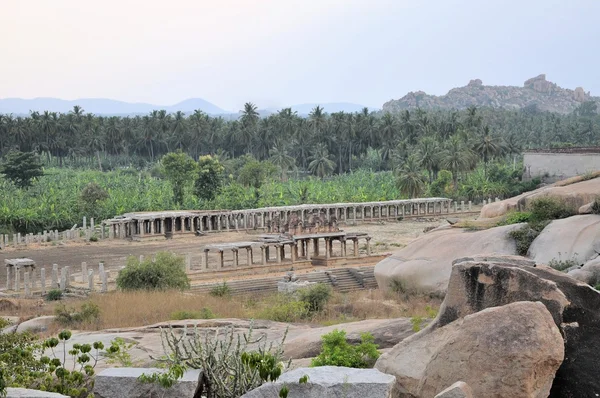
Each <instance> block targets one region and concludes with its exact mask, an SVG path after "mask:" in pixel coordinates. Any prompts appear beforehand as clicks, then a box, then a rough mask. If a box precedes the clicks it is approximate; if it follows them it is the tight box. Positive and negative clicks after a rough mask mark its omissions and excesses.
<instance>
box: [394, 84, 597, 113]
mask: <svg viewBox="0 0 600 398" xmlns="http://www.w3.org/2000/svg"><path fill="white" fill-rule="evenodd" d="M586 101H596V102H598V103H600V97H592V96H591V95H590V94H589V93H586V92H585V91H584V90H583V88H581V87H577V88H576V89H575V90H570V89H564V88H561V87H559V86H558V85H556V84H555V83H552V82H550V81H548V80H546V75H544V74H541V75H539V76H536V77H533V78H531V79H528V80H526V81H525V83H524V84H523V87H516V86H486V85H484V84H483V82H482V81H481V80H480V79H474V80H471V81H470V82H469V84H468V85H466V86H464V87H458V88H453V89H452V90H450V91H449V92H448V93H447V94H446V95H442V96H435V95H428V94H426V93H425V92H423V91H417V92H410V93H408V94H406V95H405V96H404V97H402V98H400V99H399V100H391V101H389V102H386V103H385V104H383V111H384V112H398V111H402V110H404V109H415V108H421V109H465V108H468V107H470V106H487V107H493V108H505V109H523V108H527V107H535V108H537V109H538V110H540V111H549V112H558V113H570V112H572V111H573V110H575V108H577V107H578V106H579V105H580V104H581V103H583V102H586Z"/></svg>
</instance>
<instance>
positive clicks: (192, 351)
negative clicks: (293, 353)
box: [143, 323, 289, 398]
mask: <svg viewBox="0 0 600 398" xmlns="http://www.w3.org/2000/svg"><path fill="white" fill-rule="evenodd" d="M161 337H162V341H163V347H165V350H166V352H165V354H166V358H165V359H164V360H163V362H164V363H165V364H166V365H167V366H168V370H167V372H165V373H162V375H161V374H156V375H148V376H144V378H143V379H144V380H145V381H152V382H156V383H159V384H161V385H162V386H163V387H169V386H170V385H172V384H173V382H174V381H175V380H177V379H178V378H181V377H182V376H183V371H184V370H185V369H186V368H192V369H202V371H203V372H202V377H201V378H200V380H199V383H198V389H197V390H196V392H197V394H198V396H205V397H206V398H238V397H240V396H242V395H244V394H245V393H247V392H248V391H250V390H253V389H255V388H257V387H259V386H260V385H261V384H263V383H265V382H267V381H275V380H277V378H278V377H279V375H280V374H281V373H282V372H283V370H284V365H283V364H282V360H283V348H282V347H283V344H284V343H285V339H286V337H287V331H286V332H285V334H284V336H283V338H282V340H281V342H279V343H275V342H271V343H268V344H267V341H266V336H265V335H262V336H261V337H258V338H255V337H254V336H253V324H252V323H251V324H250V328H249V330H248V332H247V333H243V334H241V333H237V332H236V331H235V330H234V329H233V328H232V327H228V328H226V329H225V331H222V330H215V332H214V333H211V332H209V333H204V332H202V331H200V330H198V329H194V330H193V332H192V333H188V332H187V330H184V331H183V333H180V332H179V331H178V330H176V329H174V328H171V327H170V328H169V329H168V330H162V333H161ZM249 345H252V346H253V347H255V348H254V349H253V350H249V349H248V347H249ZM288 366H289V363H288Z"/></svg>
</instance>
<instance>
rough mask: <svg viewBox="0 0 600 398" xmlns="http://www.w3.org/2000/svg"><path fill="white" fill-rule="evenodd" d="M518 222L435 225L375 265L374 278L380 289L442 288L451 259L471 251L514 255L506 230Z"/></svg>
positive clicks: (432, 290) (514, 249)
mask: <svg viewBox="0 0 600 398" xmlns="http://www.w3.org/2000/svg"><path fill="white" fill-rule="evenodd" d="M520 227H521V224H514V225H508V226H503V227H496V228H490V229H487V230H483V231H467V230H466V229H458V228H451V227H443V228H438V229H436V230H433V231H430V232H428V233H427V234H425V235H423V236H421V237H419V238H418V239H416V240H414V241H413V242H411V243H410V244H408V245H407V246H406V247H404V248H402V249H401V250H399V251H397V252H395V253H394V254H392V255H391V256H390V257H388V258H386V259H384V260H382V261H380V262H379V263H378V264H377V265H376V266H375V278H376V279H377V284H378V285H379V288H380V289H382V290H388V289H390V287H391V286H392V285H395V289H404V290H409V291H417V292H426V293H443V292H445V291H446V287H447V285H448V279H449V278H450V272H451V271H452V260H453V259H456V258H461V257H465V256H469V255H472V254H473V253H482V254H483V253H486V254H487V253H490V254H491V253H496V254H509V255H510V254H516V245H515V242H514V240H513V239H511V238H510V237H508V232H509V231H512V230H514V229H518V228H520Z"/></svg>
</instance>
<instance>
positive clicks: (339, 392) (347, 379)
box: [242, 366, 396, 398]
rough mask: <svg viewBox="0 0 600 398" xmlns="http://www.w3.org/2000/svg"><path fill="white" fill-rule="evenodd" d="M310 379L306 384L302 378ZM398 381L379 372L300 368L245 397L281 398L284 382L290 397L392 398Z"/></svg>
mask: <svg viewBox="0 0 600 398" xmlns="http://www.w3.org/2000/svg"><path fill="white" fill-rule="evenodd" d="M303 376H308V382H307V383H299V379H300V378H301V377H303ZM395 381H396V379H395V378H394V376H390V375H388V374H384V373H381V372H379V371H378V370H376V369H353V368H343V367H337V366H321V367H318V368H299V369H295V370H292V371H289V372H286V373H284V374H282V375H281V377H280V378H279V379H278V380H277V382H275V383H267V384H263V385H262V386H260V387H258V388H257V389H255V390H252V391H250V392H249V393H246V394H244V395H243V396H242V398H278V397H279V391H280V390H281V388H282V387H283V385H284V383H285V385H286V386H287V387H288V389H289V397H302V398H341V397H344V398H367V397H369V398H392V397H394V395H393V390H394V385H395Z"/></svg>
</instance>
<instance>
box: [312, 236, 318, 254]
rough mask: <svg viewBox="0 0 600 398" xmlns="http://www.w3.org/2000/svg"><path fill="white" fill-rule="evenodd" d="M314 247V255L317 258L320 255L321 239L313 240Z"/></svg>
mask: <svg viewBox="0 0 600 398" xmlns="http://www.w3.org/2000/svg"><path fill="white" fill-rule="evenodd" d="M313 246H314V251H313V252H314V253H315V256H318V255H319V238H313Z"/></svg>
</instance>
